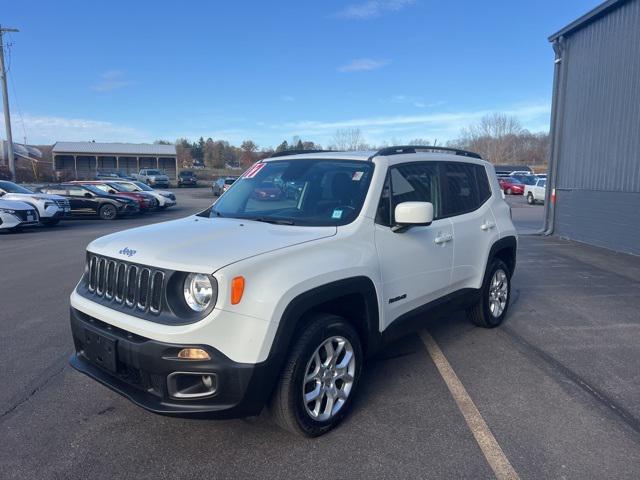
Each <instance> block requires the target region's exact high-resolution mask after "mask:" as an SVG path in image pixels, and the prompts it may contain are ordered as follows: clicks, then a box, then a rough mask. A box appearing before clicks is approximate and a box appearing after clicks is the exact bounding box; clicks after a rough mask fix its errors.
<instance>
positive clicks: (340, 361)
mask: <svg viewBox="0 0 640 480" xmlns="http://www.w3.org/2000/svg"><path fill="white" fill-rule="evenodd" d="M361 371H362V347H361V344H360V338H359V337H358V333H357V332H356V331H355V329H354V328H353V327H352V326H351V325H350V324H349V323H348V322H347V321H346V320H345V319H343V318H341V317H338V316H335V315H329V314H319V315H317V316H315V317H313V318H312V319H311V320H310V322H309V323H307V324H306V325H305V329H304V331H302V332H301V334H300V335H299V336H298V338H297V339H296V340H295V342H294V347H293V350H292V351H291V354H290V355H289V357H288V359H287V362H286V364H285V366H284V368H283V370H282V373H281V375H280V381H279V383H278V386H277V387H276V390H275V392H274V394H273V397H272V399H271V402H270V410H271V413H272V415H273V417H274V420H275V421H276V423H277V424H278V425H279V426H280V427H282V428H284V429H286V430H289V431H290V432H293V433H297V434H301V435H305V436H309V437H316V436H319V435H322V434H324V433H326V432H328V431H329V430H331V429H332V428H334V427H335V426H336V425H337V424H338V423H340V421H342V419H343V418H344V417H345V415H346V414H347V412H348V410H349V407H350V406H351V402H352V400H353V397H354V395H355V392H356V390H357V386H358V381H359V379H360V373H361Z"/></svg>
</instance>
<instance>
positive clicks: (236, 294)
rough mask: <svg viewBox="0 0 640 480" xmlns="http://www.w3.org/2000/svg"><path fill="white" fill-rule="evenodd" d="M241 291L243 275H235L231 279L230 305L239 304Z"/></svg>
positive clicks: (242, 289)
mask: <svg viewBox="0 0 640 480" xmlns="http://www.w3.org/2000/svg"><path fill="white" fill-rule="evenodd" d="M243 293H244V277H235V278H234V279H233V280H231V305H237V304H239V303H240V300H242V294H243Z"/></svg>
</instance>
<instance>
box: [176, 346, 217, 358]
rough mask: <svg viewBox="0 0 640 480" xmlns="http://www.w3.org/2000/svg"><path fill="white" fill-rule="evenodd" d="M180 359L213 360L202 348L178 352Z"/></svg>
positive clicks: (185, 349)
mask: <svg viewBox="0 0 640 480" xmlns="http://www.w3.org/2000/svg"><path fill="white" fill-rule="evenodd" d="M178 358H180V359H182V360H211V357H210V356H209V354H208V353H207V352H205V351H204V350H202V349H201V348H183V349H182V350H180V351H179V352H178Z"/></svg>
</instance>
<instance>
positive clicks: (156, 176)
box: [149, 175, 169, 180]
mask: <svg viewBox="0 0 640 480" xmlns="http://www.w3.org/2000/svg"><path fill="white" fill-rule="evenodd" d="M149 178H155V179H156V180H169V177H167V176H166V175H149Z"/></svg>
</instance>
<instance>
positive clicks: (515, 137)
mask: <svg viewBox="0 0 640 480" xmlns="http://www.w3.org/2000/svg"><path fill="white" fill-rule="evenodd" d="M448 145H449V146H454V147H458V148H464V149H467V150H472V151H474V152H478V153H479V154H481V155H482V157H483V158H485V159H487V160H489V161H491V162H493V163H496V164H515V165H539V164H542V163H545V162H546V160H547V152H548V148H549V135H548V134H547V133H538V134H533V133H531V132H529V131H528V130H526V129H524V128H522V125H521V124H520V121H519V120H518V119H517V118H515V117H510V116H508V115H505V114H502V113H493V114H491V115H487V116H485V117H483V118H482V119H481V120H480V121H479V122H478V123H477V124H474V125H470V126H469V127H467V128H463V129H462V131H461V132H460V138H458V139H457V140H454V141H451V142H448Z"/></svg>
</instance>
